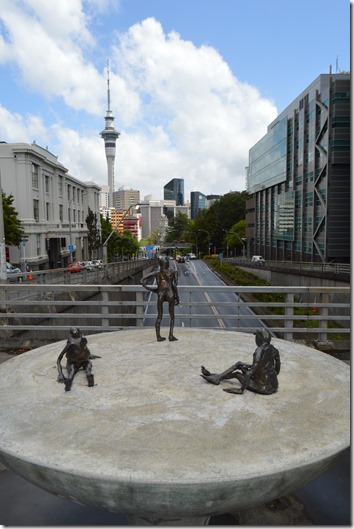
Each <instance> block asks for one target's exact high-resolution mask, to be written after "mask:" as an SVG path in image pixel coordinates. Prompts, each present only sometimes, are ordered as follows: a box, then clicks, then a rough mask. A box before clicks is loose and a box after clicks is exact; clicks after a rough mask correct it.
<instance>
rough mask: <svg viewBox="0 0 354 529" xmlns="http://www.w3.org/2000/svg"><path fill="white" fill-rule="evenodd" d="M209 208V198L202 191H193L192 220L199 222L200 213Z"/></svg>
mask: <svg viewBox="0 0 354 529" xmlns="http://www.w3.org/2000/svg"><path fill="white" fill-rule="evenodd" d="M206 207H207V197H206V195H204V194H203V193H201V192H200V191H191V218H192V219H193V220H197V217H198V213H200V211H202V210H203V209H205V208H206Z"/></svg>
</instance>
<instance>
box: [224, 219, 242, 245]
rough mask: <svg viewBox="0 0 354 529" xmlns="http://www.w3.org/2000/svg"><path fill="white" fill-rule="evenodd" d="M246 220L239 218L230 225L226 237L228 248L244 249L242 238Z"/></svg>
mask: <svg viewBox="0 0 354 529" xmlns="http://www.w3.org/2000/svg"><path fill="white" fill-rule="evenodd" d="M246 228H247V222H246V221H245V220H239V221H238V222H236V223H235V224H234V225H233V226H231V228H230V231H229V234H228V237H227V238H226V241H227V245H228V247H229V248H240V250H243V249H244V246H245V244H244V242H243V241H242V239H244V238H245V236H246Z"/></svg>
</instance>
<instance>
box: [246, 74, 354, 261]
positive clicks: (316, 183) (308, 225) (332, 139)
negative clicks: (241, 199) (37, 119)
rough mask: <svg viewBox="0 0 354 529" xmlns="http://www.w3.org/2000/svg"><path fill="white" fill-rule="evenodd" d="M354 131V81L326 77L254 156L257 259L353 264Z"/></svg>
mask: <svg viewBox="0 0 354 529" xmlns="http://www.w3.org/2000/svg"><path fill="white" fill-rule="evenodd" d="M350 126H351V125H350V74H344V73H341V74H323V75H320V76H319V77H318V78H317V79H315V81H313V83H311V85H310V86H308V87H307V88H306V90H304V91H303V92H302V93H301V94H300V95H299V96H298V97H297V98H296V100H294V101H293V103H291V105H289V106H288V107H287V108H286V109H285V110H284V111H283V112H282V113H281V114H280V115H279V116H278V117H277V118H276V119H275V120H274V121H273V122H272V123H271V124H270V125H269V126H268V131H267V134H266V135H265V136H264V137H263V138H261V139H260V140H259V141H258V143H256V145H254V146H253V147H252V148H251V149H250V152H249V169H248V185H247V190H248V192H249V193H250V194H251V195H252V209H253V215H252V229H251V230H249V231H248V233H247V235H248V238H250V239H252V240H251V241H248V244H249V246H250V247H251V248H252V253H254V254H259V255H262V256H263V257H264V258H265V259H268V260H273V259H274V260H292V261H311V262H348V261H349V259H350ZM250 204H251V202H250ZM248 209H249V208H248ZM249 218H251V216H250V217H249ZM249 225H250V224H249Z"/></svg>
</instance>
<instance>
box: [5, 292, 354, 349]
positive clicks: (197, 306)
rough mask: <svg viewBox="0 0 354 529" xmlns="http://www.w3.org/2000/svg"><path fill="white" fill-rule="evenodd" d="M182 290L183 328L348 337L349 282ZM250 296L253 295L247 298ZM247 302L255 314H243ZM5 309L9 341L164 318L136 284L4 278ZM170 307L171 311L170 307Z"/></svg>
mask: <svg viewBox="0 0 354 529" xmlns="http://www.w3.org/2000/svg"><path fill="white" fill-rule="evenodd" d="M178 290H179V294H180V298H181V300H182V301H181V306H179V307H176V309H175V327H176V328H177V327H178V326H181V325H184V326H190V327H193V326H198V327H201V328H203V327H205V328H215V329H216V328H219V329H220V328H224V329H225V328H226V329H227V330H231V331H242V332H254V330H255V327H254V326H251V325H250V322H252V323H253V321H254V322H255V325H257V322H258V323H259V325H263V324H264V325H266V326H269V327H270V328H271V331H272V333H273V334H274V335H275V336H278V337H280V338H283V339H286V340H290V341H292V340H296V339H297V338H300V337H303V336H304V335H306V336H308V338H309V340H311V339H313V340H315V339H316V340H318V341H320V342H327V341H328V340H331V339H332V338H331V337H333V336H334V335H336V334H340V335H341V336H342V337H343V336H344V337H345V339H349V333H350V288H349V287H344V286H343V287H300V286H297V287H273V286H270V287H268V286H267V287H253V286H249V287H245V286H243V287H240V286H209V287H205V286H179V288H178ZM221 293H224V294H225V293H226V294H229V295H228V296H227V298H226V299H227V300H224V301H213V300H214V299H216V297H215V294H221ZM200 294H202V296H200ZM203 294H204V296H203ZM257 294H283V295H284V296H283V300H282V301H279V302H278V301H276V302H275V301H273V302H268V301H263V302H261V301H257V300H255V296H257ZM250 295H252V301H249V302H245V301H243V299H245V298H246V297H248V298H249V296H250ZM197 298H198V299H199V301H198V300H197ZM200 299H202V300H203V301H200ZM245 306H247V307H249V308H250V309H251V311H252V313H247V314H244V312H245V311H244V308H245ZM0 308H1V312H0V337H1V339H2V341H4V340H6V342H7V343H9V342H11V340H12V339H15V337H16V343H18V341H19V337H20V336H23V340H25V339H26V337H25V336H26V335H25V334H24V333H25V331H28V332H30V333H32V335H36V336H39V334H40V333H41V334H42V335H43V336H44V337H45V338H46V339H47V340H48V341H55V340H59V339H64V338H67V332H68V329H69V328H70V327H71V326H78V327H80V329H81V330H82V331H84V332H85V333H86V334H92V333H97V332H107V331H117V330H124V329H131V328H137V327H138V328H139V327H143V326H144V321H145V320H146V318H149V322H150V324H153V323H154V321H155V319H156V316H157V306H156V295H154V294H153V295H152V296H149V295H148V293H147V291H146V290H145V289H143V288H142V287H141V286H137V285H102V284H101V285H43V284H26V285H25V284H22V285H19V284H5V285H0ZM147 309H149V314H147V312H146V311H147ZM182 309H183V310H182ZM208 309H212V310H208ZM242 309H243V310H242ZM270 309H272V311H271V310H270ZM164 313H165V315H167V314H168V309H167V306H166V308H165V309H164ZM167 317H168V316H167ZM197 320H198V323H197ZM221 322H222V323H221Z"/></svg>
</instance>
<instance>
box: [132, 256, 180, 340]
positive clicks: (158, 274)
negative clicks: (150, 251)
mask: <svg viewBox="0 0 354 529" xmlns="http://www.w3.org/2000/svg"><path fill="white" fill-rule="evenodd" d="M159 265H160V269H159V270H158V271H154V272H150V274H147V275H146V276H145V277H143V278H142V279H141V280H140V283H141V284H142V286H143V287H144V288H146V290H150V291H151V292H154V293H156V294H157V319H156V323H155V329H156V338H157V341H158V342H162V341H163V340H166V338H162V336H161V334H160V326H161V320H162V316H163V303H164V301H167V303H168V308H169V313H170V333H169V335H168V339H169V341H170V342H172V341H174V340H177V338H176V337H175V336H173V328H174V324H175V305H179V296H178V291H177V285H178V274H177V272H176V271H175V270H171V269H170V268H169V259H168V256H167V255H160V256H159ZM152 277H153V278H155V279H156V286H150V285H148V284H147V281H148V280H149V279H151V278H152Z"/></svg>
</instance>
